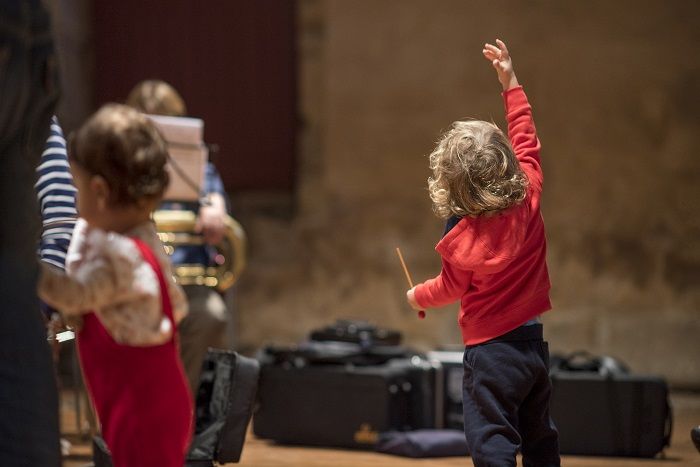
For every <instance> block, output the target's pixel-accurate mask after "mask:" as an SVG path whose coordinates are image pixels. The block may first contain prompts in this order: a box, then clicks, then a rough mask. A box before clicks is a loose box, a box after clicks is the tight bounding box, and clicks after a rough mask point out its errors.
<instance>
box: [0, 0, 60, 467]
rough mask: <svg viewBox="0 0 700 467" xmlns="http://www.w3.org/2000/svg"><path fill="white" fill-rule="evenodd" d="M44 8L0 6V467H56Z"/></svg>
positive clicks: (15, 2) (28, 0) (19, 0)
mask: <svg viewBox="0 0 700 467" xmlns="http://www.w3.org/2000/svg"><path fill="white" fill-rule="evenodd" d="M48 20H49V18H48V15H47V13H46V11H45V10H44V8H43V7H42V5H41V2H40V0H0V219H1V221H0V414H2V416H1V417H0V464H2V465H3V467H4V466H8V467H14V466H42V467H58V466H59V465H60V464H61V458H60V448H59V434H58V396H57V392H56V381H55V378H54V374H53V365H52V361H51V353H50V349H49V345H48V343H47V342H46V327H45V326H44V324H43V322H42V318H41V314H40V312H39V300H38V299H37V296H36V274H37V264H38V263H37V258H36V248H37V244H38V243H37V242H38V236H39V227H40V225H41V220H40V218H39V209H38V207H37V201H36V193H35V192H34V182H35V181H36V173H35V169H36V166H37V163H38V162H39V156H40V155H41V150H42V148H43V146H44V143H45V142H46V138H47V137H48V135H49V123H50V118H51V115H52V113H53V109H54V107H55V104H56V99H57V98H58V76H57V68H56V61H55V58H54V51H53V42H52V40H51V30H50V27H49V21H48Z"/></svg>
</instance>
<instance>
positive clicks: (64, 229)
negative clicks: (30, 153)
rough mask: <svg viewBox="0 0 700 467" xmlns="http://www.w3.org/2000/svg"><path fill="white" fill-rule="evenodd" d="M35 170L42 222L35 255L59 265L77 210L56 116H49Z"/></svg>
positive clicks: (65, 249) (61, 262)
mask: <svg viewBox="0 0 700 467" xmlns="http://www.w3.org/2000/svg"><path fill="white" fill-rule="evenodd" d="M36 174H37V181H36V184H35V185H34V188H35V189H36V194H37V198H38V200H39V208H40V213H41V220H42V226H43V230H42V234H41V239H40V243H39V258H40V259H41V260H42V261H45V262H47V263H49V264H52V265H54V266H56V267H59V268H61V269H63V268H64V266H65V261H66V252H67V251H68V245H69V244H70V239H71V234H72V232H73V226H74V225H75V219H76V218H77V216H78V213H77V211H76V209H75V194H76V189H75V186H74V185H73V177H72V176H71V173H70V167H69V165H68V153H67V151H66V140H65V138H64V137H63V131H62V130H61V127H60V126H59V124H58V120H57V119H56V117H53V118H52V119H51V133H50V134H49V139H48V140H47V141H46V146H45V148H44V152H43V153H42V154H41V159H40V161H39V166H38V167H37V169H36Z"/></svg>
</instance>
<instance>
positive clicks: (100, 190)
mask: <svg viewBox="0 0 700 467" xmlns="http://www.w3.org/2000/svg"><path fill="white" fill-rule="evenodd" d="M90 191H91V193H92V194H93V195H94V196H95V200H96V201H97V206H98V207H99V208H100V209H104V208H105V207H107V204H108V202H109V185H108V184H107V180H105V179H104V177H102V175H93V176H92V178H91V179H90Z"/></svg>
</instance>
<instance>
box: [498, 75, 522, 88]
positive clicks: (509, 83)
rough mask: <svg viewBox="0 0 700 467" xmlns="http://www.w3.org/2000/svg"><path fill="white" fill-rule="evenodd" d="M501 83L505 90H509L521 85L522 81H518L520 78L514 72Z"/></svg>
mask: <svg viewBox="0 0 700 467" xmlns="http://www.w3.org/2000/svg"><path fill="white" fill-rule="evenodd" d="M501 85H503V90H504V91H509V90H511V89H513V88H517V87H518V86H520V83H518V78H516V76H515V73H512V74H511V75H510V76H509V77H507V79H505V80H503V82H501Z"/></svg>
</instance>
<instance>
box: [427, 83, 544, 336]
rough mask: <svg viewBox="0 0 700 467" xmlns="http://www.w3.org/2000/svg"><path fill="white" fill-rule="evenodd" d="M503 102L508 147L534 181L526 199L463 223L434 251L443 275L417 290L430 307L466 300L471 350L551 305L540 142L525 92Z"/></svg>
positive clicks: (463, 316)
mask: <svg viewBox="0 0 700 467" xmlns="http://www.w3.org/2000/svg"><path fill="white" fill-rule="evenodd" d="M503 98H504V101H505V107H506V119H507V120H508V135H509V138H510V142H511V144H512V146H513V149H514V151H515V155H516V157H517V158H518V161H519V162H520V166H521V167H522V169H523V171H524V172H525V174H526V175H527V178H528V180H529V185H528V189H527V196H526V197H525V199H524V200H523V202H521V203H520V204H518V205H517V206H514V207H512V208H510V209H507V210H505V211H503V212H501V213H499V214H496V215H494V216H490V217H485V216H481V217H464V218H462V219H461V220H460V221H459V223H458V224H457V225H455V226H454V228H452V230H450V231H449V232H448V233H447V234H446V235H445V236H444V237H443V238H442V240H440V242H439V243H438V244H437V246H436V247H435V249H436V250H437V252H438V253H440V256H442V271H441V272H440V275H438V276H437V277H435V278H434V279H430V280H428V281H426V282H424V283H422V284H420V285H418V286H416V289H415V297H416V301H417V302H418V304H419V305H420V306H421V307H424V308H432V307H438V306H442V305H447V304H448V303H452V302H454V301H456V300H457V299H461V307H460V313H459V326H460V328H461V330H462V337H463V340H464V343H465V344H466V345H474V344H478V343H481V342H485V341H488V340H490V339H493V338H495V337H498V336H500V335H502V334H505V333H506V332H508V331H511V330H513V329H515V328H517V327H518V326H520V325H521V324H523V323H525V322H526V321H528V320H530V319H532V318H534V317H535V316H537V315H539V314H540V313H543V312H545V311H547V310H549V309H550V308H551V304H550V302H549V288H550V284H549V275H548V274H547V263H546V261H545V256H546V244H545V235H544V222H543V220H542V215H541V214H540V197H541V194H542V168H541V167H540V142H539V140H538V139H537V134H536V132H535V124H534V122H533V120H532V109H531V107H530V104H529V103H528V101H527V96H526V95H525V92H524V91H523V88H522V87H521V86H518V87H517V88H513V89H509V90H508V91H506V92H504V93H503Z"/></svg>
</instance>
